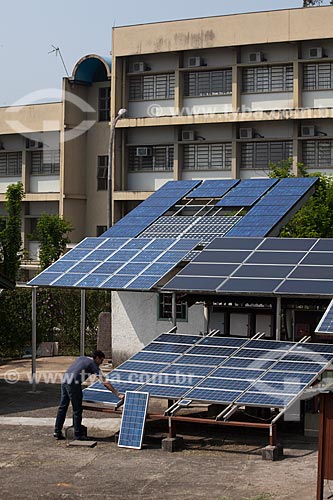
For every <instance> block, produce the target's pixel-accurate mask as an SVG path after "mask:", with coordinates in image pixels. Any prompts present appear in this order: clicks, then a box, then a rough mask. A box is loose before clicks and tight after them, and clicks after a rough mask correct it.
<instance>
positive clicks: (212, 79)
mask: <svg viewBox="0 0 333 500" xmlns="http://www.w3.org/2000/svg"><path fill="white" fill-rule="evenodd" d="M183 78H184V82H183V83H184V90H183V97H185V98H186V97H211V96H220V95H222V96H223V95H227V96H229V95H232V68H224V69H220V70H208V71H187V72H185V73H184V77H183ZM219 86H221V88H220V89H218V87H219ZM205 87H206V88H205Z"/></svg>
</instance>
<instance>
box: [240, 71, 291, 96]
mask: <svg viewBox="0 0 333 500" xmlns="http://www.w3.org/2000/svg"><path fill="white" fill-rule="evenodd" d="M293 88H294V68H293V65H292V64H279V65H262V66H246V67H243V69H242V90H241V93H242V94H267V93H280V92H293Z"/></svg>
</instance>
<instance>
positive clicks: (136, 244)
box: [122, 238, 151, 250]
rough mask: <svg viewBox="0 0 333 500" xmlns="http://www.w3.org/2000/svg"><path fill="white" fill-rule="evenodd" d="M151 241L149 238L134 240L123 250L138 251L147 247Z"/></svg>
mask: <svg viewBox="0 0 333 500" xmlns="http://www.w3.org/2000/svg"><path fill="white" fill-rule="evenodd" d="M150 241H151V240H150V239H148V238H135V239H133V240H130V241H129V242H128V243H126V244H125V245H124V246H123V247H122V249H124V250H129V249H136V250H141V249H142V248H144V247H145V246H146V245H148V243H149V242H150Z"/></svg>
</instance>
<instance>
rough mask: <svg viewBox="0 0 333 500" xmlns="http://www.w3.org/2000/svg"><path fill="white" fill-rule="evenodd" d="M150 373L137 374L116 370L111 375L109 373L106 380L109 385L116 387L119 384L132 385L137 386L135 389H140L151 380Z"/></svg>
mask: <svg viewBox="0 0 333 500" xmlns="http://www.w3.org/2000/svg"><path fill="white" fill-rule="evenodd" d="M152 376H153V374H152V373H140V372H139V373H138V372H126V371H122V370H119V369H118V368H116V369H115V370H113V371H112V372H111V373H109V374H108V375H107V376H106V378H107V380H109V381H110V382H111V384H112V385H113V384H115V385H118V384H119V382H120V383H128V382H129V383H132V384H137V386H136V387H134V388H135V389H138V388H139V387H141V385H143V384H146V383H147V382H149V380H150V379H151V378H152Z"/></svg>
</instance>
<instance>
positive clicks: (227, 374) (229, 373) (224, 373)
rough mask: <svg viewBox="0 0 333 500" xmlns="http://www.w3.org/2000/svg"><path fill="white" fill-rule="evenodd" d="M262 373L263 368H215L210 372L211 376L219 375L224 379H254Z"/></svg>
mask: <svg viewBox="0 0 333 500" xmlns="http://www.w3.org/2000/svg"><path fill="white" fill-rule="evenodd" d="M263 373H264V371H263V370H250V369H249V370H247V369H246V370H243V369H242V370H239V369H237V368H224V367H221V368H216V370H215V371H214V372H212V373H211V376H212V377H220V378H224V379H232V380H234V379H237V380H238V379H239V380H256V379H257V378H259V377H261V375H262V374H263Z"/></svg>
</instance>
